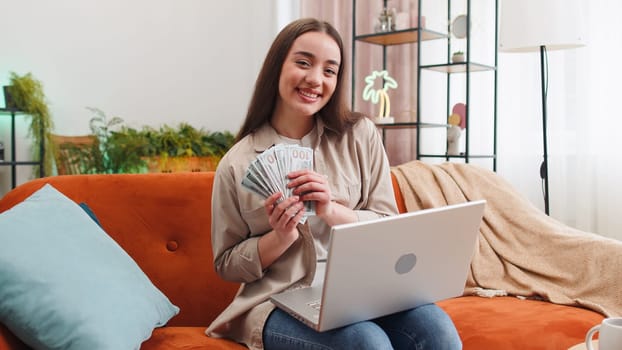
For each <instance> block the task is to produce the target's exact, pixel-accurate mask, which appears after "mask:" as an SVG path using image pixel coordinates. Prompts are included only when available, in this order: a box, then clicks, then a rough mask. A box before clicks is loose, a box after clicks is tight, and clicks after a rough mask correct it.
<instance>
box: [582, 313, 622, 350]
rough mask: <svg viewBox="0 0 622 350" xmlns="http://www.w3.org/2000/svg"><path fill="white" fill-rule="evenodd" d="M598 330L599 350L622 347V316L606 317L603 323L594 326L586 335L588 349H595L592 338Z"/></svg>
mask: <svg viewBox="0 0 622 350" xmlns="http://www.w3.org/2000/svg"><path fill="white" fill-rule="evenodd" d="M596 332H598V333H599V335H598V350H620V349H622V317H610V318H606V319H604V320H603V322H601V324H599V325H596V326H594V327H592V328H591V329H590V330H589V331H588V332H587V334H586V335H585V346H586V348H587V350H594V348H593V347H592V338H593V337H594V334H596Z"/></svg>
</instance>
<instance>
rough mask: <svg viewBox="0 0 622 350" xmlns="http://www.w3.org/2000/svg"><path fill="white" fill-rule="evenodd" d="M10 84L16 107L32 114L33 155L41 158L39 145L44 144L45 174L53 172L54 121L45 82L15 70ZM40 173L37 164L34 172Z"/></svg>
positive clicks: (11, 75)
mask: <svg viewBox="0 0 622 350" xmlns="http://www.w3.org/2000/svg"><path fill="white" fill-rule="evenodd" d="M9 80H10V85H9V86H8V87H7V91H8V92H9V93H10V95H11V99H12V101H13V103H14V104H15V107H16V108H17V109H19V110H20V111H23V112H24V113H26V114H27V115H29V116H30V126H29V129H28V135H29V136H30V137H31V138H32V140H33V147H32V157H33V159H35V160H41V159H40V154H39V147H40V146H41V144H43V145H44V147H45V150H46V152H45V153H44V156H43V162H42V164H43V169H44V172H45V174H48V175H49V174H52V170H53V167H54V144H53V143H52V141H51V135H52V130H53V129H54V123H53V121H52V115H51V113H50V110H49V108H48V104H47V101H46V98H45V94H44V92H43V84H42V83H41V82H40V81H39V80H37V79H35V77H34V76H33V75H32V74H31V73H27V74H25V75H22V76H20V75H18V74H16V73H14V72H11V73H10V76H9ZM38 173H39V166H35V168H34V169H33V174H38Z"/></svg>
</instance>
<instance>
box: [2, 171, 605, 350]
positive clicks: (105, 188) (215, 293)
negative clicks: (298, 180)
mask: <svg viewBox="0 0 622 350" xmlns="http://www.w3.org/2000/svg"><path fill="white" fill-rule="evenodd" d="M213 179H214V173H213V172H198V173H166V174H157V173H151V174H119V175H67V176H55V177H48V178H43V179H36V180H33V181H30V182H27V183H25V184H22V185H20V186H18V187H17V188H15V189H14V190H12V191H11V192H9V193H7V194H6V195H5V196H4V197H3V198H1V199H0V212H3V211H5V210H8V209H9V208H11V207H12V206H14V205H15V204H17V203H19V202H21V201H22V200H24V199H25V198H26V197H27V196H29V195H30V194H31V193H33V192H34V191H36V190H38V189H39V188H41V187H42V186H43V184H45V183H50V184H52V185H53V186H54V187H56V188H57V189H58V190H60V191H61V192H63V193H64V194H65V195H67V196H68V197H69V198H71V199H73V200H74V201H76V202H77V203H79V202H85V203H86V204H88V206H89V207H90V208H91V209H92V210H93V212H94V213H95V215H96V216H97V218H98V219H99V221H100V222H101V225H102V227H103V228H104V229H105V230H106V232H107V233H108V234H109V235H110V236H111V237H112V238H113V239H114V240H116V241H117V242H118V243H119V245H121V247H123V249H125V250H126V251H127V252H128V254H130V255H131V256H132V257H133V258H134V260H135V261H136V262H137V263H138V265H139V266H140V267H141V268H142V269H143V271H145V273H146V274H147V275H148V276H149V278H150V279H151V280H152V281H153V283H154V284H155V285H156V286H157V287H158V288H159V289H160V290H161V291H162V292H163V293H164V294H166V295H167V296H168V298H169V299H170V300H171V301H172V302H173V303H174V304H175V305H177V306H179V308H180V312H179V314H178V315H177V316H175V317H173V318H172V319H171V320H170V322H169V323H168V324H167V326H165V327H161V328H157V329H155V330H154V332H153V334H152V336H151V338H150V339H148V340H147V341H145V342H144V343H143V345H142V349H148V350H155V349H244V348H245V347H243V346H241V345H239V344H236V343H234V342H231V341H228V340H224V339H215V338H210V337H208V336H206V335H205V333H204V330H205V328H206V327H207V325H209V324H210V323H211V321H212V320H213V319H214V318H215V317H216V316H217V315H218V313H220V311H222V310H223V309H224V308H225V307H226V306H227V305H228V303H229V302H230V301H231V299H232V298H233V296H234V295H235V292H236V291H237V288H238V285H237V284H235V283H230V282H225V281H223V280H222V279H220V277H218V275H217V274H216V273H215V271H214V268H213V264H212V259H213V256H212V248H211V239H210V228H211V194H212V186H213ZM393 180H394V182H393V184H394V190H395V195H396V199H397V201H398V207H399V209H400V211H401V212H404V211H405V206H404V200H403V198H402V196H401V194H400V192H399V188H398V186H397V182H395V179H393ZM438 304H439V305H440V306H441V307H442V308H443V309H445V310H446V311H447V312H448V313H449V315H450V316H451V318H452V319H453V320H454V322H455V324H456V327H457V328H458V331H459V333H460V336H461V338H462V341H463V344H464V349H467V350H469V349H522V350H529V349H534V350H535V349H567V348H569V347H570V346H572V345H574V344H577V343H580V342H581V341H583V339H584V336H585V333H586V332H587V331H588V330H589V328H590V327H591V326H593V325H595V324H597V323H600V321H601V320H602V319H603V316H602V315H600V314H598V313H596V312H593V311H590V310H586V309H580V308H576V307H569V306H560V305H555V304H551V303H547V302H543V301H532V300H520V299H518V298H513V297H496V298H480V297H472V296H469V297H458V298H453V299H448V300H444V301H441V302H439V303H438ZM15 349H28V347H27V346H25V345H24V344H23V343H22V342H21V341H19V339H17V338H16V337H15V336H14V335H13V334H12V333H11V332H10V331H9V330H8V329H7V328H6V327H5V326H3V325H2V324H0V350H15Z"/></svg>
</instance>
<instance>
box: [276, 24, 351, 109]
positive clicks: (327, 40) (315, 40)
mask: <svg viewBox="0 0 622 350" xmlns="http://www.w3.org/2000/svg"><path fill="white" fill-rule="evenodd" d="M340 64H341V55H340V52H339V46H338V45H337V43H336V42H335V40H333V38H332V37H330V36H329V35H328V34H326V33H323V32H307V33H305V34H303V35H301V36H299V37H298V38H297V39H296V40H295V41H294V43H293V45H292V47H291V49H290V50H289V52H288V53H287V56H286V57H285V61H284V62H283V67H282V68H281V76H280V77H279V95H278V98H277V103H276V111H275V115H276V116H278V117H281V118H283V117H285V118H287V119H289V118H291V117H308V116H312V115H314V114H315V113H317V112H318V111H319V110H320V109H322V107H324V106H325V105H326V103H327V102H328V100H330V98H331V96H332V95H333V93H334V92H335V87H336V85H337V73H338V72H339V65H340Z"/></svg>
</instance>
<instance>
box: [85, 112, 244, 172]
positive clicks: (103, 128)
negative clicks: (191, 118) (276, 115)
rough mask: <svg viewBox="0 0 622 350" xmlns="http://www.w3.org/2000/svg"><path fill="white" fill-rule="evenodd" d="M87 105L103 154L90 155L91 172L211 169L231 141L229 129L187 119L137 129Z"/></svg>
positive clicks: (92, 130) (93, 129)
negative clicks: (193, 123) (208, 127)
mask: <svg viewBox="0 0 622 350" xmlns="http://www.w3.org/2000/svg"><path fill="white" fill-rule="evenodd" d="M88 109H89V110H91V111H92V112H93V113H94V114H95V115H94V116H93V118H92V119H91V121H90V127H91V132H92V133H93V134H94V135H96V136H97V138H98V140H99V149H100V150H101V154H102V156H101V157H100V158H101V161H97V157H92V158H93V159H94V160H95V161H92V162H91V164H92V170H91V172H97V173H141V172H147V171H150V172H171V171H181V170H195V171H198V170H213V169H214V168H215V166H216V164H217V163H218V161H219V160H220V158H221V157H222V156H223V155H224V154H225V153H226V152H227V150H228V149H229V148H230V147H231V146H232V145H233V142H234V136H233V134H231V133H230V132H228V131H224V132H220V131H215V132H210V131H207V130H204V129H197V128H195V127H193V126H191V125H190V124H188V123H180V124H179V125H178V126H176V127H173V126H170V125H166V124H165V125H162V126H161V127H159V128H157V129H156V128H154V127H150V126H143V127H142V128H140V129H136V128H131V127H128V126H126V125H123V120H122V119H121V118H119V117H113V118H108V117H107V116H106V114H105V113H104V112H102V111H101V110H99V109H96V108H88ZM193 163H194V165H193Z"/></svg>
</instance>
